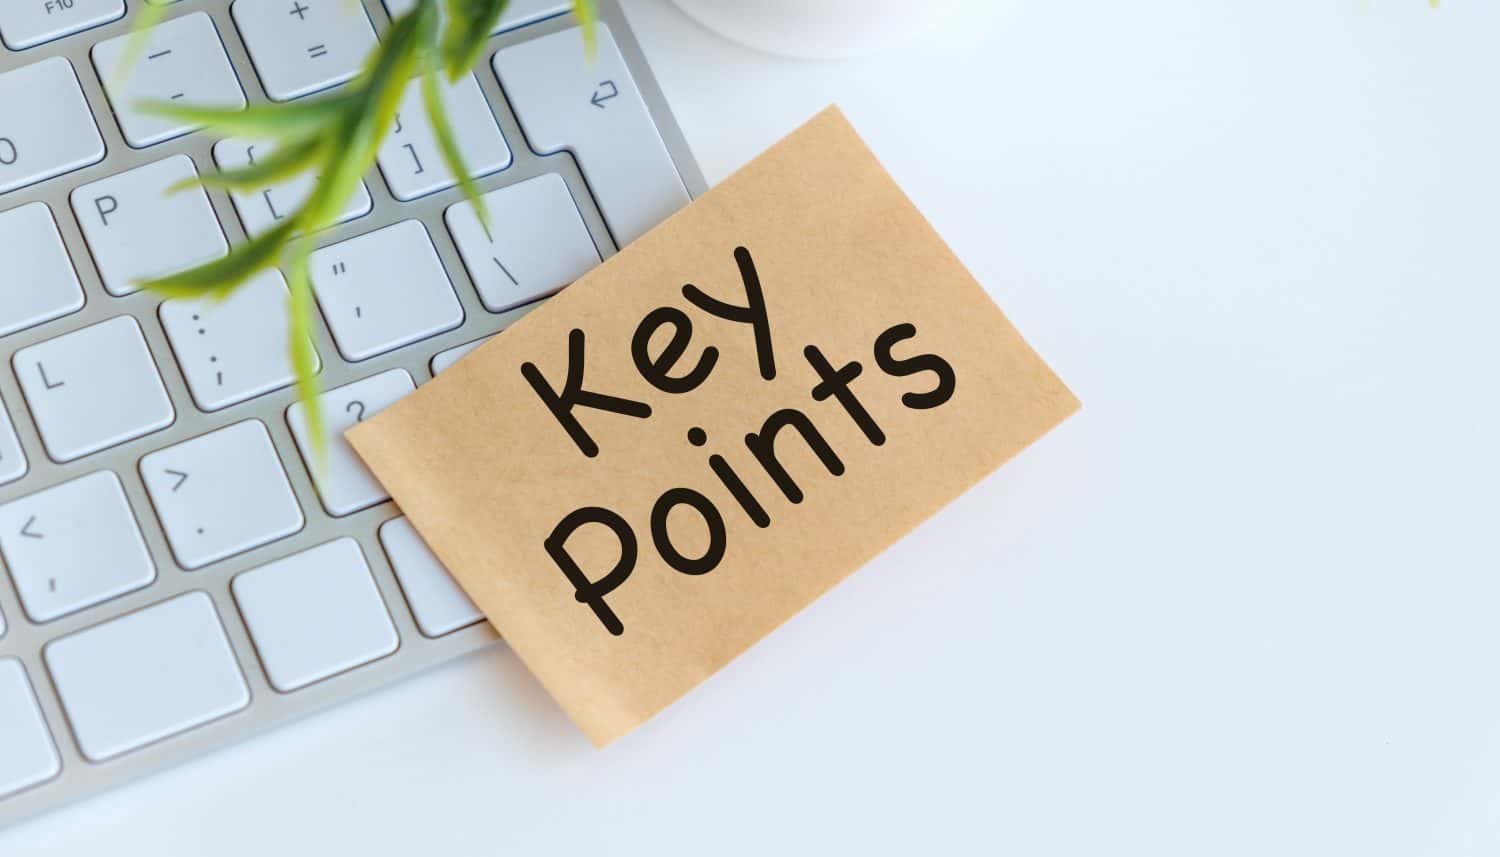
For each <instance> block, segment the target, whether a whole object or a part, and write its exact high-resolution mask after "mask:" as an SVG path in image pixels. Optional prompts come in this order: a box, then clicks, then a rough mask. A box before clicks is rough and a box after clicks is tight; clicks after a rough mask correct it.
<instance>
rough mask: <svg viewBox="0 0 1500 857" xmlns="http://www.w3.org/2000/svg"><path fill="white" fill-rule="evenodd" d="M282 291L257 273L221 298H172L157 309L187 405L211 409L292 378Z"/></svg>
mask: <svg viewBox="0 0 1500 857" xmlns="http://www.w3.org/2000/svg"><path fill="white" fill-rule="evenodd" d="M287 294H288V293H287V288H286V281H285V280H283V279H282V277H281V272H280V271H277V270H274V269H273V270H270V271H263V272H261V273H259V274H256V275H255V276H254V277H253V278H251V279H250V281H249V282H247V283H245V284H244V285H243V286H241V287H240V288H238V289H236V290H235V291H234V293H233V294H231V295H230V296H229V297H227V298H225V299H223V300H214V299H212V298H204V299H201V300H188V299H185V298H177V299H173V300H169V301H166V302H165V303H163V304H162V305H161V310H160V315H161V324H162V328H163V329H165V330H166V332H167V339H168V340H170V341H171V343H172V351H173V352H175V353H176V355H177V363H178V365H179V366H181V367H182V374H183V377H184V378H186V379H187V385H188V389H189V390H191V391H192V393H193V401H195V402H197V403H198V407H200V408H202V409H203V410H205V411H217V410H219V409H221V408H227V407H229V406H230V405H233V404H236V403H238V402H243V401H245V400H246V399H251V398H254V397H256V396H259V395H261V394H263V393H269V392H270V391H272V390H279V389H281V388H282V387H285V386H288V385H290V384H291V383H292V382H293V381H294V380H295V379H296V373H295V372H294V371H293V369H292V360H291V353H290V349H289V347H288V337H287V314H288V310H287Z"/></svg>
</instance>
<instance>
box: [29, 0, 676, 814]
mask: <svg viewBox="0 0 1500 857" xmlns="http://www.w3.org/2000/svg"><path fill="white" fill-rule="evenodd" d="M150 1H151V2H153V3H161V4H163V5H167V6H168V8H167V9H166V10H165V12H166V16H165V20H164V21H163V22H161V23H160V24H158V25H157V26H156V27H154V28H153V29H152V30H151V31H150V33H149V34H148V35H147V37H146V38H145V40H144V42H143V44H144V46H145V47H144V50H143V51H141V54H140V57H139V59H138V60H137V62H136V63H135V65H134V66H133V67H132V71H131V72H130V73H129V74H128V75H127V74H121V73H120V72H119V69H121V68H122V67H123V66H122V57H124V55H125V54H126V53H127V52H128V50H129V48H128V38H129V33H130V31H131V26H132V21H133V19H134V17H135V16H136V15H137V14H139V11H140V8H139V6H138V2H137V0H131V2H129V3H127V2H126V0H71V2H55V0H54V2H43V0H25V2H21V0H4V2H0V42H3V47H0V357H3V358H4V361H5V365H4V366H3V367H0V568H3V574H0V825H4V824H7V823H10V822H14V821H16V820H18V819H20V818H23V817H26V816H29V815H32V814H35V813H37V812H41V811H44V810H46V809H48V808H51V807H54V806H58V805H60V804H63V803H66V802H70V801H73V800H76V799H79V798H81V797H83V796H86V795H88V794H90V793H93V792H97V791H99V790H102V789H105V788H109V787H111V786H114V785H117V784H119V783H121V782H124V781H126V780H129V779H133V778H135V777H139V776H141V775H143V774H145V773H147V772H149V771H151V770H154V769H157V768H161V767H164V766H167V765H170V764H173V763H175V762H178V761H181V760H183V759H187V758H191V757H193V756H196V755H199V754H201V753H203V752H205V751H207V750H210V749H212V748H214V747H218V746H222V745H224V744H226V743H229V742H232V741H236V740H239V739H242V738H245V737H247V736H249V735H251V734H254V733H256V732H259V731H263V730H265V729H268V728H270V727H272V726H274V725H276V724H277V723H281V722H285V721H287V720H289V719H292V718H295V717H299V716H302V715H305V714H308V713H310V712H312V711H315V710H317V709H319V708H323V707H325V706H328V705H332V704H336V703H338V702H339V701H341V700H344V699H347V698H349V697H350V696H353V695H355V694H359V693H362V692H365V691H368V690H370V689H372V688H374V687H377V686H379V685H381V684H385V683H387V682H390V681H392V680H395V679H397V678H399V677H401V676H404V675H407V674H410V673H412V672H414V671H417V670H420V669H424V668H426V667H428V666H430V665H432V664H435V663H438V662H441V661H444V660H448V659H450V658H452V657H455V656H457V655H458V654H461V653H463V652H466V651H470V650H473V649H474V648H476V647H479V646H482V645H486V644H488V643H489V642H491V641H492V640H493V639H494V635H493V633H492V632H491V631H490V630H489V629H488V627H487V626H486V625H484V623H483V621H482V617H481V616H480V614H479V612H478V611H477V610H476V609H475V608H474V605H473V604H472V603H470V602H469V600H468V599H467V598H466V597H465V596H464V594H463V592H462V591H461V590H459V588H458V587H457V586H456V585H455V584H454V583H453V581H452V579H451V578H449V577H448V575H447V573H446V572H445V571H444V570H443V569H442V567H441V566H440V565H439V564H438V562H437V561H436V559H435V558H434V557H433V556H432V554H431V553H430V552H428V550H427V549H426V547H425V546H424V545H423V544H422V542H421V539H420V538H419V537H418V536H417V534H416V532H415V531H414V530H413V529H412V527H411V526H410V525H409V524H408V523H407V522H406V521H405V519H404V518H402V517H400V513H399V511H398V510H397V509H396V508H395V507H394V506H393V504H392V503H391V502H390V499H389V498H388V497H387V495H386V494H385V491H384V490H383V489H382V488H381V486H380V484H379V483H378V482H376V481H375V480H374V479H373V478H372V477H371V476H370V474H369V473H368V471H366V470H365V468H364V467H363V466H362V465H361V464H360V463H359V461H358V459H357V458H356V457H355V456H354V455H353V453H352V452H351V451H350V449H349V448H348V446H347V445H345V444H344V443H343V442H342V440H340V439H338V436H339V434H340V433H341V432H342V431H343V430H344V429H346V428H348V427H349V426H351V425H353V424H354V423H355V422H357V421H359V420H361V419H366V418H368V417H370V416H371V415H373V414H375V413H377V412H379V411H380V410H381V409H382V408H385V407H387V406H389V405H390V404H391V403H393V402H395V401H397V400H398V399H400V398H401V397H402V396H404V395H406V394H407V393H410V392H412V391H413V390H415V389H416V387H417V386H418V385H420V384H421V383H423V382H424V381H425V380H427V379H429V378H431V377H432V376H433V374H434V373H437V372H441V371H443V370H444V369H446V368H447V367H449V366H451V365H452V364H453V363H454V362H455V361H457V360H458V359H460V358H461V357H462V356H463V355H464V354H466V353H468V351H470V350H472V349H473V348H476V347H478V346H479V345H480V344H482V343H483V342H484V341H485V340H487V339H488V338H489V337H490V336H492V335H494V334H495V333H497V332H498V331H500V330H502V329H503V328H504V327H505V326H506V325H508V324H509V323H510V322H512V321H513V320H515V319H516V318H518V317H519V316H520V315H521V314H523V313H524V312H526V311H528V310H529V309H530V308H531V307H532V306H534V305H535V304H536V302H537V301H539V300H540V299H542V298H544V297H546V296H547V295H549V294H551V293H553V292H555V291H556V290H557V289H559V288H562V287H563V286H565V285H567V284H568V283H570V282H571V281H572V280H574V279H575V278H577V277H578V276H579V275H580V274H582V273H583V272H585V271H587V270H589V269H590V268H592V267H593V266H594V265H597V264H598V263H599V262H600V260H601V259H602V258H606V257H608V256H609V255H610V254H612V253H613V252H615V251H616V249H617V248H618V247H620V246H622V245H623V244H626V243H629V242H630V241H631V240H633V239H635V238H636V237H637V236H639V235H641V234H642V233H643V232H645V231H646V230H648V229H650V228H651V227H652V226H653V225H655V224H656V223H657V222H659V221H660V220H662V219H663V218H665V217H666V216H667V215H669V214H671V213H672V212H674V211H676V210H677V209H678V208H680V207H682V206H683V205H685V204H686V203H687V201H688V200H689V198H690V197H691V196H692V195H695V194H696V193H698V192H700V191H701V190H702V189H703V186H704V185H703V179H702V176H701V175H700V174H699V172H698V171H697V168H696V166H695V165H694V164H693V162H692V159H691V156H690V155H689V154H688V152H687V149H686V146H685V145H684V143H683V141H682V137H681V134H680V132H679V131H678V130H677V128H676V126H675V124H674V123H673V122H672V120H671V117H670V114H669V113H668V112H667V110H666V108H665V104H664V103H663V101H662V98H661V94H660V92H659V91H658V89H657V88H656V85H655V83H654V81H653V80H652V79H651V76H650V74H649V71H648V70H647V68H646V67H645V64H644V61H643V59H642V57H641V54H640V49H639V47H638V46H637V45H636V43H635V41H634V39H633V37H632V36H631V34H630V32H629V28H628V25H627V24H626V22H625V20H624V18H623V16H622V14H621V12H620V10H619V8H618V7H617V6H616V5H615V3H614V2H608V0H606V2H601V3H600V18H601V21H602V24H601V26H600V30H599V46H598V54H597V57H596V58H595V59H593V60H592V61H591V60H590V59H589V58H588V57H586V55H585V51H584V47H583V44H582V40H581V38H580V34H579V32H578V29H577V27H576V25H575V23H574V22H573V21H572V20H571V18H570V16H568V15H567V14H566V13H567V9H568V6H569V4H568V2H567V0H513V2H512V4H511V6H510V9H509V10H508V11H507V12H506V14H505V16H504V18H503V19H502V21H501V24H500V26H499V27H498V28H497V30H496V34H495V36H494V38H493V39H492V44H491V47H490V50H489V51H488V53H487V54H486V61H485V62H484V63H482V64H481V65H480V66H479V67H478V68H477V69H476V70H475V72H474V74H472V75H469V76H467V77H463V78H461V79H460V80H459V81H458V82H457V83H454V84H451V85H448V86H447V88H446V89H447V91H446V96H447V100H448V105H449V112H450V114H451V116H452V118H453V121H454V126H455V129H456V131H457V136H458V139H459V145H460V147H461V149H462V150H463V152H464V154H465V157H466V160H467V163H468V164H469V166H470V167H471V168H472V169H473V171H474V174H475V176H476V177H477V178H478V181H479V185H480V189H481V192H482V194H483V196H484V201H485V205H486V206H487V208H488V211H489V214H490V216H491V217H492V218H493V222H494V223H495V228H494V229H493V230H492V231H490V232H488V233H487V232H486V231H485V230H484V229H483V228H481V226H480V224H479V220H478V217H477V216H476V214H475V212H474V210H473V208H472V206H471V205H470V204H469V203H467V202H465V201H464V200H463V198H462V194H461V193H459V191H458V190H457V188H456V185H457V181H456V179H455V177H454V176H453V175H452V174H451V173H450V172H449V171H448V169H447V168H446V166H445V165H444V162H443V159H442V157H441V155H440V154H439V152H438V148H437V143H436V141H435V140H434V137H433V132H432V129H431V127H430V126H429V125H428V124H427V121H426V119H425V114H424V111H423V110H422V109H421V108H420V104H419V95H417V94H414V93H412V92H408V94H407V100H406V101H405V102H404V104H403V108H402V110H401V113H400V117H399V119H398V122H397V126H396V129H395V131H394V132H393V133H392V135H391V137H390V138H389V139H388V140H387V141H386V142H385V144H384V145H383V146H382V148H381V149H380V152H379V159H378V164H377V168H376V169H375V170H372V171H371V173H370V174H369V175H367V176H366V177H365V181H364V185H363V186H362V187H361V188H360V189H359V191H358V192H357V193H356V194H355V195H354V196H353V198H351V199H350V200H349V201H348V204H347V205H346V206H345V207H344V209H343V211H342V212H341V214H340V217H339V222H338V223H337V224H336V225H335V226H333V227H332V228H330V229H328V230H326V231H325V232H323V233H320V234H319V235H317V236H316V241H315V245H316V250H315V251H314V253H313V255H312V258H311V266H312V272H313V284H314V292H315V295H316V298H317V304H318V309H319V310H320V312H319V317H318V323H317V327H316V330H315V336H314V343H313V344H314V347H315V349H316V350H317V352H318V355H319V359H320V367H321V369H320V374H321V378H322V383H323V387H324V392H323V394H322V403H321V404H322V411H323V413H324V415H325V418H326V419H327V421H328V422H329V429H330V435H331V438H332V440H331V445H330V447H329V449H328V450H327V460H326V465H325V466H324V467H322V468H313V467H311V466H310V463H311V462H313V461H314V460H315V457H314V452H313V450H312V449H311V448H310V447H309V440H308V435H307V426H306V415H305V413H304V410H303V408H302V406H301V405H300V404H298V403H297V402H296V396H295V394H294V392H293V390H292V389H291V384H292V381H293V373H292V369H291V366H290V364H289V359H288V357H287V355H288V353H289V348H288V342H287V327H286V301H287V295H288V292H287V286H286V281H285V279H284V277H283V275H282V274H281V273H280V272H277V271H270V272H267V273H264V274H262V275H260V276H258V277H256V278H255V279H254V280H253V281H251V282H250V283H249V284H248V285H246V286H245V287H244V288H242V289H241V290H239V291H238V292H236V293H235V294H234V295H233V296H232V297H231V298H229V299H228V300H227V301H224V302H222V303H208V302H202V301H190V300H180V299H173V300H165V301H164V300H162V299H161V298H160V297H158V296H156V295H153V294H150V293H145V292H141V291H139V290H138V288H137V285H136V284H137V283H138V282H139V281H140V280H141V279H142V278H144V277H151V276H156V275H161V274H166V273H171V272H175V271H179V270H182V269H185V268H187V267H191V266H193V265H196V264H199V263H202V262H205V261H210V260H213V259H217V258H220V257H222V256H224V255H225V254H226V253H227V252H228V251H229V248H230V247H231V246H232V245H233V244H235V243H238V242H241V241H244V240H245V238H246V236H247V235H249V236H254V235H258V234H261V233H263V232H264V231H265V230H267V229H269V228H271V227H272V226H273V225H274V224H275V223H276V222H277V221H278V220H280V219H281V218H283V217H285V216H286V215H287V214H288V213H289V212H291V211H293V210H295V208H296V207H297V205H298V203H299V202H300V201H301V199H303V198H304V197H305V196H306V195H307V194H308V192H309V191H310V189H311V187H312V183H313V182H314V181H315V180H316V179H315V177H312V176H306V177H302V178H299V179H296V180H293V181H288V182H285V183H282V184H279V185H275V186H271V187H266V188H263V189H260V190H259V191H257V192H234V193H227V192H219V191H204V190H201V189H190V190H186V191H178V192H169V191H171V190H173V189H174V188H176V187H177V186H179V185H180V184H181V183H182V182H183V181H184V180H186V179H191V178H192V177H193V176H195V175H198V174H201V173H202V172H204V171H207V170H211V169H213V168H214V167H215V166H220V167H226V168H228V167H238V166H244V165H247V164H250V163H253V162H254V161H255V160H256V158H257V157H261V156H264V155H265V154H266V153H268V152H269V151H270V149H269V148H268V146H267V144H265V143H262V142H258V141H255V140H241V139H219V138H216V137H213V136H211V135H209V134H207V133H204V132H202V131H199V130H198V129H195V128H193V127H191V126H188V125H184V124H183V123H181V122H178V121H175V120H172V119H165V118H161V117H159V116H155V115H150V114H147V113H144V112H141V111H140V110H139V109H138V104H139V102H140V101H141V100H143V99H161V98H166V99H173V100H180V101H182V102H184V103H194V104H213V105H228V106H239V105H246V104H252V103H256V102H263V101H266V100H272V101H285V100H290V99H296V98H303V97H309V96H313V97H315V94H316V93H319V92H324V91H326V90H328V89H330V88H332V87H335V86H338V85H339V84H342V83H344V82H346V81H348V80H349V79H350V78H351V77H353V76H354V74H355V73H356V72H357V70H358V68H359V67H360V64H361V62H362V60H363V58H364V56H365V55H366V54H367V53H368V51H369V50H370V49H371V48H372V47H373V46H374V45H375V44H376V43H377V41H378V39H379V38H380V34H381V33H382V32H383V31H384V30H385V28H386V27H387V26H388V25H389V16H390V15H391V14H398V13H400V12H402V11H405V10H406V9H408V8H410V6H411V5H413V3H414V2H415V0H384V2H383V3H382V2H381V0H366V3H365V5H364V7H363V8H361V7H360V6H359V5H358V4H355V3H352V2H348V0H232V2H231V0H150Z"/></svg>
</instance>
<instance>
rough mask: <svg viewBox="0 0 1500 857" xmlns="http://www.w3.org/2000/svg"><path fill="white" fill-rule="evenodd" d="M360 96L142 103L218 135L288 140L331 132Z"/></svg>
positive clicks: (143, 107)
mask: <svg viewBox="0 0 1500 857" xmlns="http://www.w3.org/2000/svg"><path fill="white" fill-rule="evenodd" d="M358 100H359V99H358V93H355V92H341V93H339V94H337V95H332V96H326V97H324V98H320V99H317V100H313V101H292V102H288V103H285V104H252V105H250V106H249V107H241V108H235V109H231V108H227V107H200V106H194V105H191V104H178V103H176V102H174V101H158V100H153V99H147V100H143V101H140V102H138V104H137V106H138V107H139V109H140V110H141V111H142V112H145V113H151V114H153V115H156V116H163V117H166V118H168V119H175V120H177V121H179V122H184V123H188V124H191V125H200V126H203V127H206V128H213V129H214V131H215V132H217V133H220V134H224V135H230V136H236V137H248V138H251V139H256V140H286V139H292V138H300V137H307V136H310V135H313V134H317V133H318V132H320V131H325V130H327V128H328V126H329V125H330V124H331V123H333V122H336V121H338V119H339V118H340V117H341V116H343V115H344V114H345V113H347V112H348V111H350V110H352V109H355V108H356V107H357V103H358Z"/></svg>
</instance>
